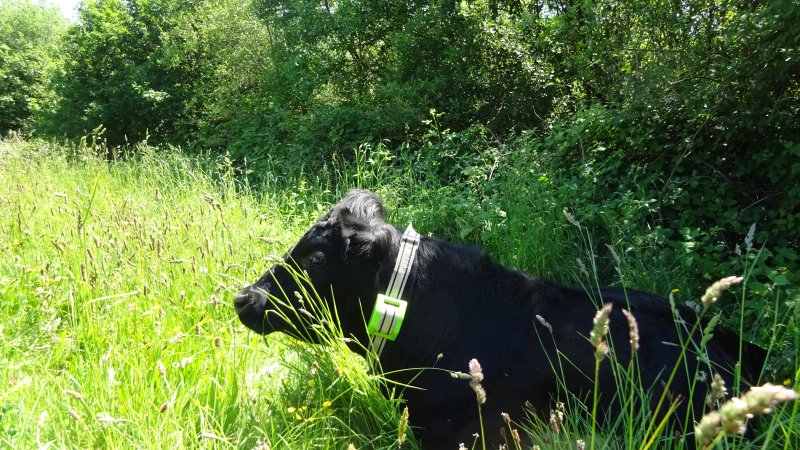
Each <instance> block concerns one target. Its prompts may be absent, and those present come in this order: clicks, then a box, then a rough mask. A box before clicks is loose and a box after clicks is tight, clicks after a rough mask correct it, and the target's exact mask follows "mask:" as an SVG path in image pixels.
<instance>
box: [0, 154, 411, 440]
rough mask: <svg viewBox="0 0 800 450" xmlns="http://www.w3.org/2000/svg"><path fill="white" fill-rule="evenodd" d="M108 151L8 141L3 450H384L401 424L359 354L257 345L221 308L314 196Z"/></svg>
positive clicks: (301, 223) (1, 330)
mask: <svg viewBox="0 0 800 450" xmlns="http://www.w3.org/2000/svg"><path fill="white" fill-rule="evenodd" d="M107 150H108V149H105V148H104V147H103V146H102V144H100V145H98V144H97V143H95V145H92V144H85V143H84V144H81V145H78V146H66V147H61V146H55V145H50V144H46V143H41V142H37V143H26V142H21V141H3V142H2V143H0V205H2V207H0V236H2V239H0V251H1V252H2V255H1V256H0V304H1V305H2V307H0V342H2V345H0V385H1V386H2V389H0V448H35V447H52V448H169V447H174V448H184V447H201V448H204V447H213V448H255V447H257V446H259V445H262V444H264V445H269V446H271V447H272V448H311V447H314V448H317V447H320V448H343V446H345V447H346V446H347V444H348V443H352V444H354V445H355V446H356V447H358V448H379V447H381V446H382V445H384V444H381V442H385V441H388V442H392V441H393V440H394V439H395V438H396V427H397V423H398V422H399V417H400V416H399V410H398V409H397V408H396V407H395V405H394V404H393V403H391V402H390V401H388V400H385V399H384V397H383V396H382V394H381V392H380V389H379V385H378V384H377V383H374V382H371V381H370V380H371V378H370V376H369V375H368V374H367V372H366V369H365V368H364V367H363V364H361V363H359V362H358V361H357V360H356V359H354V357H353V356H352V353H350V352H348V351H346V350H345V349H344V347H343V346H339V347H337V348H331V347H330V346H329V347H327V348H322V347H314V346H308V345H301V344H300V343H298V342H297V341H293V340H290V339H287V338H285V337H283V336H281V335H276V336H271V337H269V338H267V339H261V338H260V337H258V336H256V335H254V334H253V333H250V332H246V331H245V330H244V328H243V326H241V325H240V323H239V321H238V319H237V318H236V317H235V313H234V310H233V308H232V307H231V305H230V302H231V298H232V296H233V294H234V293H235V292H236V291H237V290H238V289H240V288H241V287H242V286H244V285H245V284H248V283H250V282H252V281H253V280H254V279H256V278H257V277H258V276H260V275H261V273H263V271H264V270H265V269H266V268H267V267H268V266H269V262H268V261H270V259H271V258H274V257H276V256H279V255H281V254H282V253H283V252H284V251H285V249H286V248H287V247H288V246H289V245H290V244H291V243H292V242H293V241H294V240H295V239H296V237H297V236H298V235H299V234H301V233H302V232H303V231H305V227H306V226H307V224H308V223H309V222H310V221H313V220H315V219H316V217H317V215H318V213H319V208H320V207H321V206H317V205H318V204H319V205H322V204H323V202H322V195H323V193H322V192H321V191H317V192H316V193H313V192H310V191H308V192H305V193H303V195H302V197H298V196H297V195H295V194H296V193H286V194H284V193H278V192H272V191H270V190H269V189H266V190H265V191H263V192H260V193H254V192H251V190H250V189H249V187H248V186H247V185H246V184H241V183H239V182H237V181H236V179H235V178H234V176H233V170H232V168H231V166H230V164H229V162H227V161H224V160H215V161H212V160H200V159H189V158H187V157H185V156H182V155H181V154H180V153H178V152H177V151H174V150H168V149H167V150H164V149H162V150H161V151H158V152H156V151H154V150H153V149H151V148H148V147H146V146H141V147H139V148H136V149H135V150H136V155H137V156H136V157H125V156H124V155H117V157H116V158H113V157H112V156H111V155H110V152H109V151H107ZM198 161H199V162H198ZM267 188H268V187H267ZM392 435H394V437H392ZM264 448H266V447H264Z"/></svg>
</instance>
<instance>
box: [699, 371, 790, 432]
mask: <svg viewBox="0 0 800 450" xmlns="http://www.w3.org/2000/svg"><path fill="white" fill-rule="evenodd" d="M797 397H798V394H797V392H795V391H794V390H792V389H789V388H786V387H783V386H776V385H773V384H769V383H767V384H765V385H763V386H755V387H753V388H751V389H750V390H749V391H747V392H746V393H745V394H744V395H742V396H741V397H734V398H732V399H730V400H728V401H727V402H725V403H724V404H723V405H722V406H721V407H720V408H719V411H711V412H709V413H708V414H706V415H704V416H703V417H702V418H701V419H700V422H699V423H698V424H697V425H695V429H694V432H695V439H696V440H697V443H698V446H699V447H700V448H708V447H709V446H710V445H711V444H712V443H713V442H714V441H715V440H716V439H717V437H718V436H719V435H720V434H721V433H726V434H742V433H744V432H745V430H746V429H747V426H746V425H747V419H750V418H752V417H753V416H758V415H762V414H768V413H770V412H771V411H772V409H773V408H774V407H775V406H777V405H778V404H780V403H784V402H788V401H792V400H795V399H797Z"/></svg>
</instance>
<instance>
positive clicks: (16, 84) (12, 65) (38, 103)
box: [0, 0, 67, 134]
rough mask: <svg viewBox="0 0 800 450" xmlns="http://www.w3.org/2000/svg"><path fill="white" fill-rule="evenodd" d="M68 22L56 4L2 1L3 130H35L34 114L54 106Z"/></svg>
mask: <svg viewBox="0 0 800 450" xmlns="http://www.w3.org/2000/svg"><path fill="white" fill-rule="evenodd" d="M66 26H67V21H66V19H64V18H63V17H62V16H61V15H60V14H59V13H58V11H57V10H56V9H54V8H43V7H42V6H40V5H39V4H37V3H34V2H32V1H30V0H15V1H7V0H2V1H0V134H5V133H7V132H9V131H11V130H15V131H20V132H25V133H27V132H30V131H33V129H34V122H35V120H34V116H35V115H36V114H37V113H39V112H41V111H43V110H45V109H46V108H48V107H49V106H52V105H51V103H52V94H53V91H52V90H51V89H48V88H49V83H50V79H51V77H52V76H53V74H54V71H55V70H56V69H57V68H58V63H59V59H58V40H59V38H60V37H61V34H62V33H63V31H64V30H65V29H66Z"/></svg>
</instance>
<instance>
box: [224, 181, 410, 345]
mask: <svg viewBox="0 0 800 450" xmlns="http://www.w3.org/2000/svg"><path fill="white" fill-rule="evenodd" d="M396 233H398V232H397V230H396V229H395V228H394V227H392V226H391V225H389V224H388V223H386V221H385V219H384V212H383V204H382V203H381V200H380V198H379V197H378V196H377V195H375V194H373V193H372V192H369V191H365V190H354V191H351V192H350V193H349V194H348V195H347V197H345V198H344V199H343V200H342V201H341V202H339V203H338V204H337V205H336V206H334V207H333V209H332V210H331V211H330V212H328V213H327V214H325V215H324V216H323V217H322V218H321V219H320V220H319V221H318V222H317V223H315V224H314V225H313V226H312V227H311V228H310V229H309V230H308V231H307V232H306V233H305V235H303V237H302V238H300V240H299V241H298V242H297V243H296V244H295V245H294V247H292V248H291V250H289V252H288V253H287V254H286V256H285V257H284V260H283V262H282V263H280V264H276V265H274V266H273V267H272V268H270V269H269V271H267V273H265V274H264V275H263V276H262V277H261V278H260V279H259V280H258V281H256V282H255V283H254V284H252V285H250V286H247V287H245V288H244V289H242V290H241V291H240V292H239V294H238V295H236V298H235V299H234V306H235V307H236V312H237V314H238V315H239V319H240V320H241V321H242V323H243V324H245V325H246V326H247V327H248V328H250V329H252V330H253V331H255V332H257V333H261V334H268V333H272V332H274V331H283V332H287V333H289V334H292V335H295V336H296V337H299V338H301V339H305V340H312V341H313V340H315V337H316V336H317V334H316V333H314V332H310V330H309V327H310V326H311V325H312V324H313V323H314V322H315V321H316V320H318V318H316V317H314V316H315V315H314V314H313V312H310V311H309V310H312V308H309V307H308V305H307V304H305V303H304V302H305V301H306V300H304V299H303V298H304V296H303V295H301V293H302V292H310V293H316V295H318V296H319V299H321V300H322V301H323V302H324V303H325V306H327V307H328V309H329V310H330V311H334V310H335V311H336V314H337V315H338V320H339V323H340V324H341V327H342V330H343V331H344V333H345V335H346V336H348V335H354V336H355V337H356V338H357V339H358V340H359V341H361V342H362V343H363V342H365V341H364V340H362V339H365V338H366V330H365V329H364V320H365V319H364V317H365V316H367V317H368V315H369V313H370V310H371V308H372V305H373V303H374V300H375V296H376V295H377V292H378V288H379V286H378V283H379V281H378V278H379V274H380V272H381V268H382V265H383V264H382V262H383V260H384V259H385V257H386V256H387V252H388V251H389V250H390V249H391V248H392V242H393V239H394V235H395V234H396ZM298 275H300V276H298ZM334 301H335V305H334V303H333V302H334Z"/></svg>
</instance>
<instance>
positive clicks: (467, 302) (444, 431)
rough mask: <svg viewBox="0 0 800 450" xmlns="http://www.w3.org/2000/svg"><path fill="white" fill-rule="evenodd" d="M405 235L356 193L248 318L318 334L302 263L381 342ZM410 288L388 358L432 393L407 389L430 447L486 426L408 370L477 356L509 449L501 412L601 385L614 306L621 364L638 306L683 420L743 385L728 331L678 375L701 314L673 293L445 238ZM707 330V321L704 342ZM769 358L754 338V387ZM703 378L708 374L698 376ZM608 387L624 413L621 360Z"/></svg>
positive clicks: (434, 379) (254, 290)
mask: <svg viewBox="0 0 800 450" xmlns="http://www.w3.org/2000/svg"><path fill="white" fill-rule="evenodd" d="M401 235H402V231H400V230H399V229H397V228H395V227H394V226H392V225H390V224H389V223H387V222H386V221H385V219H384V208H383V205H382V203H381V200H380V199H379V198H378V197H377V196H376V195H375V194H373V193H371V192H369V191H364V190H354V191H352V192H350V193H349V194H348V195H347V197H345V198H344V199H343V200H342V201H341V202H340V203H339V204H337V205H336V206H334V207H333V209H332V210H331V211H330V212H329V213H327V214H326V215H325V216H323V217H322V218H321V219H320V220H319V221H318V222H317V223H315V224H314V225H313V226H312V227H311V229H310V230H308V232H306V234H305V235H304V236H303V237H302V238H301V239H300V241H299V242H297V244H296V245H295V246H294V247H293V248H292V249H291V250H290V251H289V253H288V254H287V256H286V257H285V262H286V264H279V265H276V266H274V267H272V268H271V269H270V270H269V271H268V272H267V273H266V274H264V276H262V277H261V279H259V280H258V281H257V282H256V283H255V284H253V285H251V286H248V287H246V288H244V289H243V290H242V291H241V292H240V293H239V294H238V295H237V296H236V299H235V307H236V311H237V313H238V315H239V318H240V320H241V321H242V323H244V324H245V325H246V326H247V327H249V328H250V329H252V330H254V331H256V332H257V333H262V334H267V333H272V332H275V331H284V332H292V333H293V334H296V335H297V334H300V335H301V336H300V337H301V338H304V339H307V340H313V339H314V338H313V336H314V334H313V333H308V332H307V331H308V328H309V325H310V323H311V322H312V321H313V320H312V319H311V318H307V314H297V313H296V311H291V310H290V309H291V308H294V309H295V310H298V309H301V305H300V304H299V301H300V300H299V299H298V297H297V295H295V291H300V290H301V289H300V287H299V286H298V284H297V283H298V281H297V278H296V277H295V276H293V275H292V273H291V272H292V271H291V270H289V269H288V268H287V266H289V267H294V268H296V269H301V270H303V271H305V272H307V275H308V278H309V280H310V283H311V284H313V288H314V289H315V291H316V292H317V293H319V295H321V296H322V297H323V299H324V300H325V301H326V302H329V303H330V302H333V301H334V299H335V308H336V311H337V313H338V317H339V320H340V321H341V327H342V329H343V331H344V333H345V335H349V336H351V337H352V338H354V340H355V341H357V342H358V343H360V345H359V346H355V347H354V348H356V347H357V348H369V346H370V338H369V336H368V333H367V329H366V326H365V320H366V318H369V317H370V314H371V311H372V309H373V305H374V304H375V301H376V295H377V294H379V293H383V292H384V291H385V290H386V288H387V285H388V283H389V279H390V277H391V275H392V272H393V270H394V266H395V258H396V257H397V254H398V250H399V241H400V238H401ZM405 292H406V295H405V296H404V297H405V298H404V300H407V302H408V307H407V312H406V315H405V321H404V322H403V324H402V328H401V330H400V333H399V335H398V336H397V338H396V340H394V341H388V342H386V345H385V349H384V350H383V352H382V354H381V356H380V363H381V366H382V368H383V370H384V371H386V372H389V373H394V375H391V376H390V378H392V379H394V380H396V381H398V382H400V383H408V382H410V381H412V380H411V377H412V376H415V375H418V376H416V378H414V379H413V385H414V386H417V387H419V388H422V389H406V390H405V393H404V397H405V399H406V400H407V402H408V408H409V411H410V418H411V424H412V425H413V426H414V427H415V434H416V435H417V436H418V437H419V438H420V441H421V443H422V445H423V447H424V448H428V449H456V448H457V447H458V444H459V443H460V442H466V443H470V442H472V441H473V439H474V437H473V434H474V433H477V432H478V431H479V424H478V419H477V416H478V414H477V408H476V397H475V393H474V392H473V391H472V390H470V388H469V386H468V385H467V384H466V383H465V382H464V381H461V380H456V379H453V378H452V377H451V376H450V375H449V374H448V373H447V372H445V371H440V370H426V371H423V372H422V373H421V374H417V373H416V372H413V373H412V372H409V371H404V370H402V369H408V368H419V367H431V366H435V367H437V368H442V369H447V370H452V371H462V372H463V371H466V370H467V365H468V362H469V361H470V360H471V359H473V358H476V359H477V360H478V361H479V362H480V364H481V366H482V368H483V374H484V380H483V383H482V384H483V387H484V388H485V391H486V394H487V399H486V403H485V404H484V405H483V407H482V412H483V417H484V426H485V430H486V437H487V439H488V440H489V441H491V442H493V443H495V444H496V443H497V442H498V440H499V438H500V434H499V433H498V432H497V430H498V429H499V428H501V427H503V426H504V424H503V422H502V420H503V419H502V418H501V413H503V412H505V413H509V414H510V415H511V417H512V418H517V419H520V418H523V417H525V412H524V409H523V408H524V407H523V405H524V404H525V403H527V404H528V405H529V406H532V407H533V409H534V410H536V411H537V412H539V413H540V414H544V413H546V412H548V411H549V410H550V409H551V408H552V407H553V404H554V399H555V398H556V397H557V396H558V395H559V392H562V393H563V391H560V389H561V387H563V386H565V387H566V389H567V390H569V391H570V392H571V393H575V394H577V395H579V396H585V395H587V394H590V393H591V392H592V389H593V386H594V384H593V379H594V377H593V375H594V367H595V356H594V354H595V349H594V347H593V346H592V345H591V344H590V343H589V339H588V336H589V331H590V330H591V329H592V325H593V318H594V316H595V313H596V312H597V310H598V308H599V307H600V306H602V304H608V303H610V304H612V305H613V309H612V312H611V315H610V330H609V334H608V339H609V340H610V345H611V346H612V348H613V352H614V358H616V360H618V361H619V362H620V363H621V364H627V363H628V361H629V360H630V359H631V349H630V344H629V343H628V340H629V326H628V322H627V321H626V318H625V317H624V316H623V313H622V310H623V309H628V310H630V311H631V312H632V313H633V316H634V317H635V318H636V320H637V322H638V327H639V330H640V343H639V345H640V347H639V350H638V353H637V358H638V367H639V371H640V375H641V380H642V383H643V385H644V386H645V388H651V389H652V390H653V391H654V397H653V398H655V399H657V398H659V397H660V395H661V394H666V393H665V391H664V389H665V388H666V389H668V392H667V393H668V394H670V396H671V397H670V398H671V399H672V400H676V399H677V400H679V401H680V400H681V397H682V398H683V400H682V401H680V405H679V407H678V410H677V412H676V414H675V417H677V419H678V420H677V422H679V423H684V419H685V418H686V415H687V414H688V411H689V410H690V408H689V406H690V405H691V407H692V408H693V409H694V411H702V409H703V403H704V400H705V394H706V391H707V389H708V383H709V382H710V380H711V378H712V377H711V375H712V372H719V373H720V374H721V375H722V376H723V378H724V380H725V381H726V384H727V386H729V387H730V386H732V385H733V375H732V373H733V367H734V365H735V364H736V363H737V361H739V360H740V358H739V354H740V351H739V338H738V336H736V335H735V334H734V333H732V332H730V331H727V330H725V329H722V328H720V327H718V328H717V329H716V330H715V331H714V337H713V338H712V339H711V340H710V342H708V343H707V346H706V347H707V354H708V359H707V360H706V359H705V358H702V357H700V358H697V357H696V355H695V353H694V350H695V347H694V344H697V342H699V338H695V339H694V344H691V343H690V345H689V350H688V351H686V357H685V358H683V360H682V364H683V366H681V367H680V368H679V369H678V370H677V371H675V378H674V380H673V381H672V382H671V383H668V381H667V380H668V378H669V376H670V374H671V373H672V368H673V367H674V366H675V364H676V362H677V361H679V359H680V357H679V354H680V352H681V342H682V339H683V341H685V336H686V333H685V332H680V336H679V331H678V330H685V329H686V328H689V327H691V325H692V324H693V323H694V321H695V320H696V316H695V315H694V314H693V313H692V312H691V311H690V310H688V309H687V308H680V309H679V310H680V316H681V319H679V320H678V323H677V324H676V322H675V320H674V318H673V313H672V310H671V309H670V306H669V303H668V302H667V301H666V300H665V299H663V298H661V297H658V296H654V295H651V294H646V293H642V292H635V291H631V290H627V291H623V290H620V289H602V290H599V291H594V292H587V291H586V290H584V289H575V288H569V287H563V286H559V285H557V284H554V283H552V282H549V281H546V280H542V279H539V278H534V277H531V276H529V275H526V274H523V273H520V272H517V271H515V270H511V269H508V268H505V267H503V266H500V265H498V264H496V263H494V262H493V261H492V260H491V259H490V258H489V257H487V256H485V255H484V254H482V253H481V251H479V250H478V249H477V248H474V247H466V246H462V245H457V244H453V243H449V242H446V241H443V240H439V239H436V238H432V237H422V238H421V239H420V243H419V248H418V251H417V253H416V257H415V258H414V264H413V267H412V270H411V272H410V276H409V278H408V284H407V288H406V290H405ZM331 306H332V305H331ZM542 319H544V320H542ZM287 320H288V321H291V322H292V323H288V322H287ZM545 322H546V324H545ZM298 330H306V332H302V333H298ZM551 330H552V331H551ZM701 331H702V326H701V327H700V330H698V331H697V332H696V333H695V336H699V335H700V334H701ZM556 348H557V349H558V351H556ZM362 353H363V350H362ZM559 354H560V356H557V355H559ZM763 362H764V353H763V350H761V349H760V348H758V347H756V346H753V345H750V344H748V343H746V342H745V343H742V351H741V368H740V371H741V375H742V378H743V379H744V380H746V382H747V383H749V384H752V383H754V382H755V381H756V380H757V378H758V376H759V374H760V372H761V369H762V366H763ZM709 364H711V365H713V368H711V367H710V366H709ZM554 366H555V367H558V369H557V371H558V372H560V373H559V374H558V375H557V374H555V373H554V371H553V367H554ZM701 372H705V373H706V381H700V380H698V378H701V377H698V376H695V375H696V374H699V373H701ZM559 380H563V383H564V384H563V385H560V384H559V383H560V381H559ZM693 383H696V386H695V387H694V388H693V390H692V388H690V385H691V384H693ZM599 392H600V403H599V407H600V410H601V411H606V412H607V411H609V410H613V408H614V404H615V402H614V401H613V400H612V399H614V398H615V395H614V394H615V392H616V385H615V382H614V378H613V374H612V372H611V366H610V363H609V361H608V359H606V360H605V361H604V362H603V363H602V364H601V370H600V374H599ZM690 392H693V395H692V398H690V399H689V398H688V397H689V393H690ZM562 398H563V395H562ZM653 402H654V403H653V404H655V400H653ZM667 402H669V400H667ZM665 409H666V406H663V407H662V411H663V410H665ZM696 416H697V417H698V418H699V414H696ZM688 424H689V425H690V426H691V417H689V420H688ZM690 445H691V443H690Z"/></svg>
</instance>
